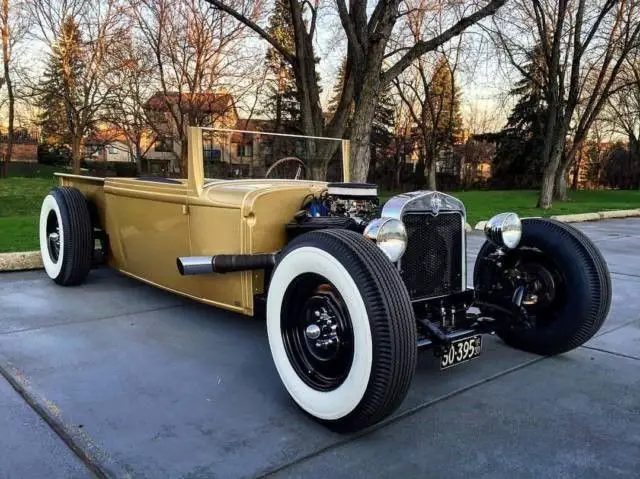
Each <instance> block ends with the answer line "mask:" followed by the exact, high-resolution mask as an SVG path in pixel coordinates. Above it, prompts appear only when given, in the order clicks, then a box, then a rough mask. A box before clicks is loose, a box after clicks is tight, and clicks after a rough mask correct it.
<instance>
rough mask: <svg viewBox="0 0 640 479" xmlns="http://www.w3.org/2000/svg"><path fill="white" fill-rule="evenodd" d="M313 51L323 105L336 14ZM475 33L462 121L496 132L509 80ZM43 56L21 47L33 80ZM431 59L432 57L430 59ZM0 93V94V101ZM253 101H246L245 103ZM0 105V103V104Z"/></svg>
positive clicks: (333, 67) (334, 50)
mask: <svg viewBox="0 0 640 479" xmlns="http://www.w3.org/2000/svg"><path fill="white" fill-rule="evenodd" d="M317 32H318V33H317V37H316V42H315V47H316V51H317V54H318V56H319V57H320V59H321V60H320V63H319V65H318V70H319V74H320V78H321V83H322V88H323V93H322V101H323V104H324V105H325V106H326V104H327V103H328V101H329V98H330V97H331V95H332V89H333V85H334V82H335V79H336V73H337V70H338V68H339V65H340V63H341V61H342V58H343V57H344V55H345V49H346V46H345V45H346V42H345V39H344V32H343V30H342V27H341V25H340V22H339V19H338V17H337V13H336V12H335V11H332V10H331V9H330V8H327V7H325V10H323V11H322V12H321V15H320V21H319V24H318V28H317ZM479 33H480V32H479V29H471V30H469V32H468V33H465V34H463V38H464V42H465V44H466V46H465V52H466V54H465V57H464V58H463V59H462V61H461V67H460V69H459V73H458V74H457V75H456V77H457V78H456V81H457V82H458V85H459V87H460V90H461V93H462V102H461V109H462V114H463V118H465V119H469V118H471V117H477V116H484V117H486V118H489V120H490V121H489V123H490V124H491V126H492V129H495V130H497V129H500V128H501V127H502V126H503V125H504V124H505V122H506V117H507V115H508V110H509V107H510V106H511V102H509V101H505V99H506V95H505V93H506V92H507V91H508V90H509V88H510V81H511V80H510V79H509V78H508V75H507V74H506V73H504V72H500V71H499V70H500V65H499V62H498V61H497V60H496V58H495V57H493V56H492V49H491V48H490V47H489V45H488V42H487V41H486V38H485V39H483V37H481V36H480V34H479ZM247 44H248V45H249V48H252V49H254V50H255V52H256V55H260V56H262V57H264V52H266V49H267V46H268V45H267V43H266V42H264V41H262V40H260V39H257V38H255V37H253V38H250V39H247ZM46 53H47V46H46V45H45V44H44V43H43V42H41V41H38V40H37V39H35V38H33V37H31V38H29V39H28V40H26V41H25V42H24V43H23V45H22V46H21V51H20V55H21V56H22V58H29V63H28V65H27V68H29V69H30V71H31V73H32V75H33V76H38V75H39V73H40V72H41V70H42V60H43V59H44V58H45V56H46ZM434 58H435V57H434ZM2 93H3V92H0V97H1V95H2ZM252 101H253V100H252V99H250V100H249V103H251V102H252ZM0 103H1V100H0ZM6 114H7V112H6V107H5V108H2V110H1V111H0V122H2V123H6ZM17 114H18V123H20V120H21V119H22V117H26V116H29V114H30V112H29V109H25V108H23V107H20V108H19V109H18V112H17Z"/></svg>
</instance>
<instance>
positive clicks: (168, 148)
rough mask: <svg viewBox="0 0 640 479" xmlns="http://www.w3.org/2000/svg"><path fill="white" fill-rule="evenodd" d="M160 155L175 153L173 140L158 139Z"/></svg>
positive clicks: (157, 147)
mask: <svg viewBox="0 0 640 479" xmlns="http://www.w3.org/2000/svg"><path fill="white" fill-rule="evenodd" d="M156 151H157V152H158V153H173V140H172V139H171V138H158V139H157V140H156Z"/></svg>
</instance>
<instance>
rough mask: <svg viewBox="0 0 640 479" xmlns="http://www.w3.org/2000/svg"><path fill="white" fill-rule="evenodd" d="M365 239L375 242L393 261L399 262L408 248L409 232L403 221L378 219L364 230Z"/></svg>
mask: <svg viewBox="0 0 640 479" xmlns="http://www.w3.org/2000/svg"><path fill="white" fill-rule="evenodd" d="M364 236H365V238H369V239H370V240H373V241H375V242H376V244H377V245H378V248H380V249H381V250H382V251H383V252H384V254H386V255H387V257H388V258H389V259H390V260H391V261H392V262H394V263H395V262H396V261H398V260H399V259H400V258H401V257H402V255H403V254H404V250H405V249H406V248H407V230H406V229H405V228H404V224H403V223H402V221H400V220H397V219H394V218H377V219H375V220H373V221H371V222H370V223H369V224H368V225H367V227H366V228H365V230H364Z"/></svg>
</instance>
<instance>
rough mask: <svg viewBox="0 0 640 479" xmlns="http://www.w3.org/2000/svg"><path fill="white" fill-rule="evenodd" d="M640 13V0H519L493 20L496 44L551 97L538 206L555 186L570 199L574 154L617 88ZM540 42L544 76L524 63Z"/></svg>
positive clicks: (639, 34)
mask: <svg viewBox="0 0 640 479" xmlns="http://www.w3.org/2000/svg"><path fill="white" fill-rule="evenodd" d="M639 15H640V2H637V1H633V0H558V1H557V2H550V1H545V0H532V1H528V0H527V1H524V0H522V1H520V0H517V1H515V2H514V3H512V7H511V8H510V9H508V10H503V11H502V12H501V13H500V15H498V16H497V17H496V18H494V21H495V25H496V28H495V29H494V30H493V35H494V38H495V39H496V42H497V43H498V45H499V46H500V47H501V49H502V51H503V52H504V53H505V56H506V58H507V59H508V60H509V61H510V62H511V64H512V66H513V67H514V68H516V69H517V70H518V71H519V72H520V74H521V75H523V76H525V77H526V78H528V79H529V80H530V81H532V82H535V83H536V84H537V86H539V87H540V88H541V89H542V90H543V92H544V97H545V101H546V103H547V122H546V129H545V138H544V149H543V160H544V163H545V165H546V166H545V169H544V174H543V178H542V187H541V191H540V198H539V202H538V205H539V206H540V207H541V208H550V207H551V205H552V200H553V197H554V192H555V197H556V198H557V199H561V200H565V199H566V198H567V182H566V178H567V172H568V170H569V168H570V166H571V164H572V163H573V160H574V159H575V156H576V153H577V152H578V151H579V149H580V147H581V145H582V143H583V141H584V139H585V138H586V136H587V133H588V131H589V128H590V127H591V125H592V124H593V121H594V120H595V119H596V118H597V117H598V115H599V113H600V112H601V111H602V108H603V107H604V105H605V103H606V100H607V98H608V97H609V96H610V95H611V94H612V93H613V92H615V90H616V88H617V87H616V84H617V82H616V79H617V77H618V74H619V72H620V69H621V67H622V65H623V64H624V61H625V59H626V58H627V56H628V55H629V53H630V52H632V51H634V50H635V49H637V48H638V47H639V43H638V42H639V41H640V22H639V21H638V16H639ZM536 47H539V48H540V49H541V51H542V56H541V57H542V64H541V65H539V70H538V72H537V73H541V75H532V74H531V72H529V71H527V70H525V69H524V68H523V67H522V65H524V63H525V62H524V61H523V58H525V57H526V56H527V55H528V54H530V52H531V51H532V50H533V48H536ZM539 78H542V81H541V82H540V80H539ZM540 83H542V84H540ZM568 136H571V137H572V138H571V141H570V142H568V143H567V137H568Z"/></svg>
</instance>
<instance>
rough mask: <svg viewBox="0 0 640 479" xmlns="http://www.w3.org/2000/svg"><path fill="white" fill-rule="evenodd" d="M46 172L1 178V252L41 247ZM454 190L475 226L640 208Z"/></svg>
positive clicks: (633, 200)
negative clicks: (504, 216)
mask: <svg viewBox="0 0 640 479" xmlns="http://www.w3.org/2000/svg"><path fill="white" fill-rule="evenodd" d="M43 176H44V177H40V178H22V177H14V178H7V179H0V253H2V252H9V251H29V250H36V249H38V218H39V213H40V204H41V202H42V199H43V198H44V197H45V195H46V194H47V191H48V190H49V188H51V186H53V185H55V184H56V183H57V181H56V179H55V178H54V177H53V173H52V172H51V176H48V175H43ZM451 194H452V195H454V196H456V197H458V198H460V199H461V200H462V201H463V202H464V203H465V206H466V208H467V220H468V222H469V224H471V226H474V225H475V224H476V223H477V222H478V221H480V220H484V219H487V218H490V217H491V216H493V215H494V214H496V213H499V212H501V211H515V212H516V213H518V214H519V215H521V216H550V215H561V214H568V213H587V212H593V211H603V210H618V209H627V208H640V191H576V192H570V195H569V196H570V198H571V201H568V202H566V203H560V202H556V203H555V204H554V207H553V208H552V209H551V210H547V211H542V210H539V209H537V208H536V207H535V205H536V202H537V200H538V192H537V191H527V190H516V191H460V192H454V193H451ZM391 195H392V193H389V192H383V193H382V194H381V201H386V200H388V199H389V197H390V196H391Z"/></svg>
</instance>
